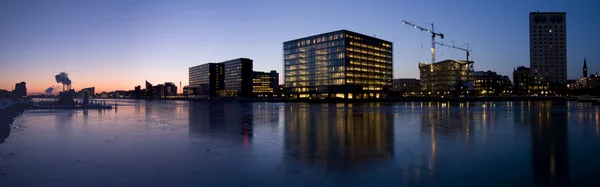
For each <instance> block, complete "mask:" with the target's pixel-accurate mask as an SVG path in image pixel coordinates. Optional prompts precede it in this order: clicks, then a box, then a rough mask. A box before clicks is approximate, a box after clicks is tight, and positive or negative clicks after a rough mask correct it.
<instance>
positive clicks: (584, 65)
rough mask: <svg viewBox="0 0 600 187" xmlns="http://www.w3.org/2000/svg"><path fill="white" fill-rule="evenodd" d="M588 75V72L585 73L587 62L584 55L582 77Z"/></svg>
mask: <svg viewBox="0 0 600 187" xmlns="http://www.w3.org/2000/svg"><path fill="white" fill-rule="evenodd" d="M587 77H588V73H587V62H586V59H585V57H584V58H583V78H587Z"/></svg>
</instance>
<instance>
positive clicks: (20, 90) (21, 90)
mask: <svg viewBox="0 0 600 187" xmlns="http://www.w3.org/2000/svg"><path fill="white" fill-rule="evenodd" d="M13 93H14V94H17V95H20V96H27V84H26V83H25V82H19V83H17V84H15V89H14V90H13Z"/></svg>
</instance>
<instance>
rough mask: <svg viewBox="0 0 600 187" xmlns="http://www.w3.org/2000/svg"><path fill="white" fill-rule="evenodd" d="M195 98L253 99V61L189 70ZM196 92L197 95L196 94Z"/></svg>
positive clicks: (239, 60) (190, 88)
mask: <svg viewBox="0 0 600 187" xmlns="http://www.w3.org/2000/svg"><path fill="white" fill-rule="evenodd" d="M189 81H190V82H189V85H188V94H189V95H190V96H194V97H252V60H251V59H248V58H238V59H233V60H228V61H225V62H219V63H206V64H202V65H198V66H194V67H191V68H189ZM194 92H195V93H194Z"/></svg>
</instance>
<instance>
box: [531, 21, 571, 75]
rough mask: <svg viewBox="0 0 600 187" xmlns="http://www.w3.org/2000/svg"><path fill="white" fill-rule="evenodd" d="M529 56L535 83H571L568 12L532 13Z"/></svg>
mask: <svg viewBox="0 0 600 187" xmlns="http://www.w3.org/2000/svg"><path fill="white" fill-rule="evenodd" d="M529 58H530V63H529V65H530V68H531V72H530V75H531V77H532V81H533V83H532V84H534V85H536V84H537V85H540V84H552V83H558V84H566V83H567V16H566V13H564V12H532V13H530V14H529Z"/></svg>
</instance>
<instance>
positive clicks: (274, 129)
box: [0, 100, 600, 187]
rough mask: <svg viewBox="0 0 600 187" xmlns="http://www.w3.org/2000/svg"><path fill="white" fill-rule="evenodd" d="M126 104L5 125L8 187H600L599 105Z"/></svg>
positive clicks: (2, 169)
mask: <svg viewBox="0 0 600 187" xmlns="http://www.w3.org/2000/svg"><path fill="white" fill-rule="evenodd" d="M107 102H111V103H113V102H115V101H114V100H107ZM117 102H118V108H117V109H113V110H100V111H99V110H30V111H26V112H25V113H23V114H22V115H20V116H19V117H17V118H16V119H15V120H14V121H13V122H12V124H11V125H10V128H2V129H0V131H3V134H7V135H8V136H2V137H0V138H2V139H0V142H2V143H0V186H2V187H5V186H302V187H304V186H532V185H535V186H564V185H571V186H600V179H599V178H598V173H600V125H599V122H600V121H599V118H598V116H599V115H598V114H599V112H600V107H594V106H591V105H589V104H582V103H576V102H487V103H486V102H474V103H473V102H472V103H436V102H433V103H429V102H424V103H419V102H415V103H369V104H302V103H285V104H284V103H235V102H231V103H216V102H212V103H209V102H187V101H166V102H165V101H162V102H161V101H153V102H150V101H148V102H145V101H135V100H119V101H117ZM1 125H4V124H0V126H1ZM6 131H8V133H7V132H6Z"/></svg>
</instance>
